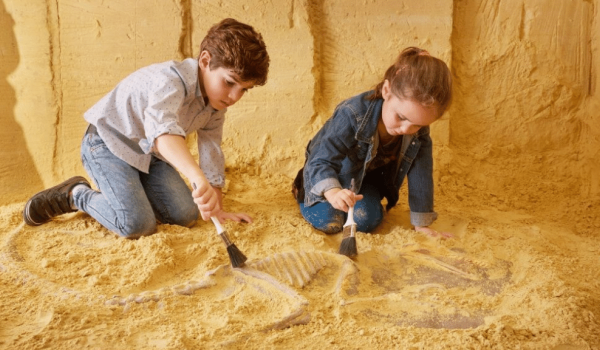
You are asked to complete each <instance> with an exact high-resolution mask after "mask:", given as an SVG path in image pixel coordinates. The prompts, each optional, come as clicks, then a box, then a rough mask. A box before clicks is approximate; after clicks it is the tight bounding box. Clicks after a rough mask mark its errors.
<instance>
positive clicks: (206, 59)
mask: <svg viewBox="0 0 600 350" xmlns="http://www.w3.org/2000/svg"><path fill="white" fill-rule="evenodd" d="M198 66H199V67H200V69H202V70H206V69H208V68H209V67H210V52H208V51H206V50H204V51H202V52H200V57H199V58H198Z"/></svg>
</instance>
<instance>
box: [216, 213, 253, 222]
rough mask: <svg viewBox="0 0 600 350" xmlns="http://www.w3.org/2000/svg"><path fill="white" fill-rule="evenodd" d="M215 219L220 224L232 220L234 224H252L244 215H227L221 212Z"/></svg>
mask: <svg viewBox="0 0 600 350" xmlns="http://www.w3.org/2000/svg"><path fill="white" fill-rule="evenodd" d="M217 219H219V222H220V223H222V224H223V223H225V221H227V220H232V221H235V222H245V223H252V218H251V217H250V215H248V214H246V213H228V212H226V211H223V210H221V211H220V212H219V213H218V214H217Z"/></svg>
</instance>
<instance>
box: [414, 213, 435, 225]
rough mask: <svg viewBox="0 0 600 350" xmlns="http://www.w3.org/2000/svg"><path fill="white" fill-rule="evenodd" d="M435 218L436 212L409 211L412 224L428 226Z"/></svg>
mask: <svg viewBox="0 0 600 350" xmlns="http://www.w3.org/2000/svg"><path fill="white" fill-rule="evenodd" d="M436 219H437V213H436V212H434V211H433V212H431V213H417V212H414V211H411V212H410V223H411V224H412V225H413V226H429V225H431V224H433V222H434V221H435V220H436Z"/></svg>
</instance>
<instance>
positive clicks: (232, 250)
mask: <svg viewBox="0 0 600 350" xmlns="http://www.w3.org/2000/svg"><path fill="white" fill-rule="evenodd" d="M192 187H194V190H195V189H196V184H195V183H192ZM210 219H211V220H212V222H213V224H215V226H216V227H217V234H218V235H219V236H220V237H221V239H222V240H223V242H224V243H225V246H226V247H227V254H229V260H230V261H231V266H233V267H241V266H244V263H245V262H246V260H247V259H248V258H246V256H245V255H244V253H242V252H241V251H240V250H239V249H238V247H236V246H235V244H234V243H232V242H231V240H229V236H228V235H227V231H226V230H225V229H224V228H223V226H221V223H220V222H219V219H217V218H216V217H214V216H211V217H210Z"/></svg>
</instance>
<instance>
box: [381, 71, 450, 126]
mask: <svg viewBox="0 0 600 350" xmlns="http://www.w3.org/2000/svg"><path fill="white" fill-rule="evenodd" d="M381 94H382V95H383V107H382V110H381V121H380V124H381V123H383V126H384V127H385V132H386V133H387V135H382V136H388V135H390V136H397V135H409V134H414V133H416V132H417V131H419V129H420V128H422V127H424V126H427V125H430V124H431V123H433V122H434V121H436V120H437V119H438V117H439V116H438V112H437V108H435V107H424V106H423V105H421V104H420V103H418V102H415V101H413V100H411V99H400V98H399V97H398V96H396V95H395V94H394V93H392V89H391V87H390V83H389V81H388V80H386V81H385V82H384V83H383V87H382V88H381ZM381 129H383V128H381ZM382 131H383V130H382Z"/></svg>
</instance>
